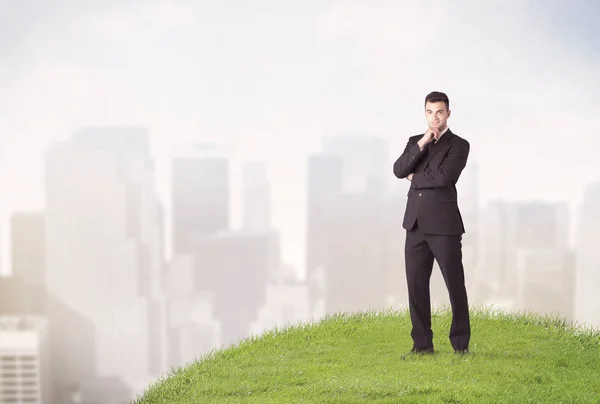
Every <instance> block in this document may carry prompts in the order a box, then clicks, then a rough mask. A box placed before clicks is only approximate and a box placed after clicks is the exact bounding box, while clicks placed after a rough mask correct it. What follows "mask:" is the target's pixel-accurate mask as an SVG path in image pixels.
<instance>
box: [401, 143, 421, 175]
mask: <svg viewBox="0 0 600 404" xmlns="http://www.w3.org/2000/svg"><path fill="white" fill-rule="evenodd" d="M417 141H418V140H417V139H416V138H415V139H408V142H407V143H406V147H405V148H404V152H403V153H402V155H401V156H400V157H398V160H396V162H395V163H394V175H395V176H396V177H398V178H401V179H402V178H406V177H407V176H408V174H410V173H412V172H413V170H414V169H415V167H416V166H417V164H418V163H419V160H420V157H422V156H423V155H424V154H425V152H424V150H421V149H420V148H419V145H418V144H417Z"/></svg>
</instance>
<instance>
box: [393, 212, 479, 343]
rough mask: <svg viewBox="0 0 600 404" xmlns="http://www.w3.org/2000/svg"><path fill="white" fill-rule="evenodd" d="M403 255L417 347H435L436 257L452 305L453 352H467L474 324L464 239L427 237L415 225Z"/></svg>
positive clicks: (451, 337) (407, 236) (439, 236)
mask: <svg viewBox="0 0 600 404" xmlns="http://www.w3.org/2000/svg"><path fill="white" fill-rule="evenodd" d="M404 253H405V261H406V280H407V283H408V304H409V309H410V318H411V322H412V331H411V336H412V339H413V342H414V348H418V349H428V348H433V331H432V330H431V299H430V296H429V284H430V279H431V272H432V271H433V260H434V258H435V260H436V261H437V262H438V265H439V267H440V270H441V271H442V275H443V277H444V281H445V282H446V287H447V288H448V294H449V296H450V304H451V306H452V324H451V325H450V335H449V336H450V343H451V344H452V346H453V347H454V349H467V348H468V347H469V340H470V337H471V325H470V322H469V303H468V299H467V290H466V287H465V274H464V269H463V265H462V236H460V235H456V236H442V235H433V234H424V233H423V232H422V231H421V229H420V228H419V227H418V225H417V224H415V227H414V228H413V229H412V230H408V231H407V232H406V244H405V251H404Z"/></svg>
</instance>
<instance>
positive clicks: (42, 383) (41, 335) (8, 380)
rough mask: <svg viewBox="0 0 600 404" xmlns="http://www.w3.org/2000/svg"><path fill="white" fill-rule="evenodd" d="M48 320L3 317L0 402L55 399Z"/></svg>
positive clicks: (37, 402)
mask: <svg viewBox="0 0 600 404" xmlns="http://www.w3.org/2000/svg"><path fill="white" fill-rule="evenodd" d="M49 353H50V349H49V342H48V328H47V320H46V319H45V318H43V317H38V316H27V317H24V316H19V317H0V403H17V404H18V403H28V404H45V403H50V402H53V400H52V384H51V379H50V376H51V374H50V372H51V366H50V365H51V364H50V355H49Z"/></svg>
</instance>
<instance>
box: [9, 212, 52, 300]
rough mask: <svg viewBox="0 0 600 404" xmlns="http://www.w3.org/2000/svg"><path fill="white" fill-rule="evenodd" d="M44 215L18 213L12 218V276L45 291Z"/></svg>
mask: <svg viewBox="0 0 600 404" xmlns="http://www.w3.org/2000/svg"><path fill="white" fill-rule="evenodd" d="M44 222H45V219H44V214H43V213H16V214H14V215H13V216H12V218H11V226H10V233H11V264H12V275H13V276H14V277H16V278H18V279H19V280H20V281H23V282H25V283H27V284H30V285H32V286H35V287H40V288H41V289H42V290H43V289H45V283H46V281H45V276H46V275H45V267H46V253H45V251H46V244H45V228H44Z"/></svg>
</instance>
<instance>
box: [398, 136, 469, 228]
mask: <svg viewBox="0 0 600 404" xmlns="http://www.w3.org/2000/svg"><path fill="white" fill-rule="evenodd" d="M422 136H423V134H421V135H416V136H412V137H411V138H409V139H408V143H407V145H406V148H405V149H404V153H402V155H401V156H400V157H399V158H398V160H396V162H395V163H394V175H395V176H396V177H398V178H401V179H402V178H406V177H407V176H408V175H409V174H410V173H414V174H413V177H412V181H411V184H410V190H409V191H408V195H407V196H408V201H407V202H406V212H405V213H404V222H403V223H402V226H403V227H404V228H405V229H407V230H410V229H412V228H413V227H414V226H415V223H418V226H419V227H420V228H421V229H422V230H423V232H424V233H427V234H441V235H460V234H463V233H464V232H465V228H464V224H463V221H462V217H461V215H460V211H459V209H458V198H457V197H458V195H457V192H456V182H457V181H458V178H459V177H460V174H461V172H462V170H463V169H464V168H465V166H466V164H467V159H468V157H469V150H470V145H469V142H467V141H466V140H465V139H463V138H461V137H460V136H458V135H456V134H454V133H452V132H451V131H450V129H448V130H447V131H446V133H444V135H442V137H441V138H440V139H439V140H438V142H437V143H436V144H433V142H431V143H429V144H428V145H426V146H425V148H424V149H423V151H421V150H420V149H419V146H418V145H417V142H418V141H419V139H421V137H422Z"/></svg>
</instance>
